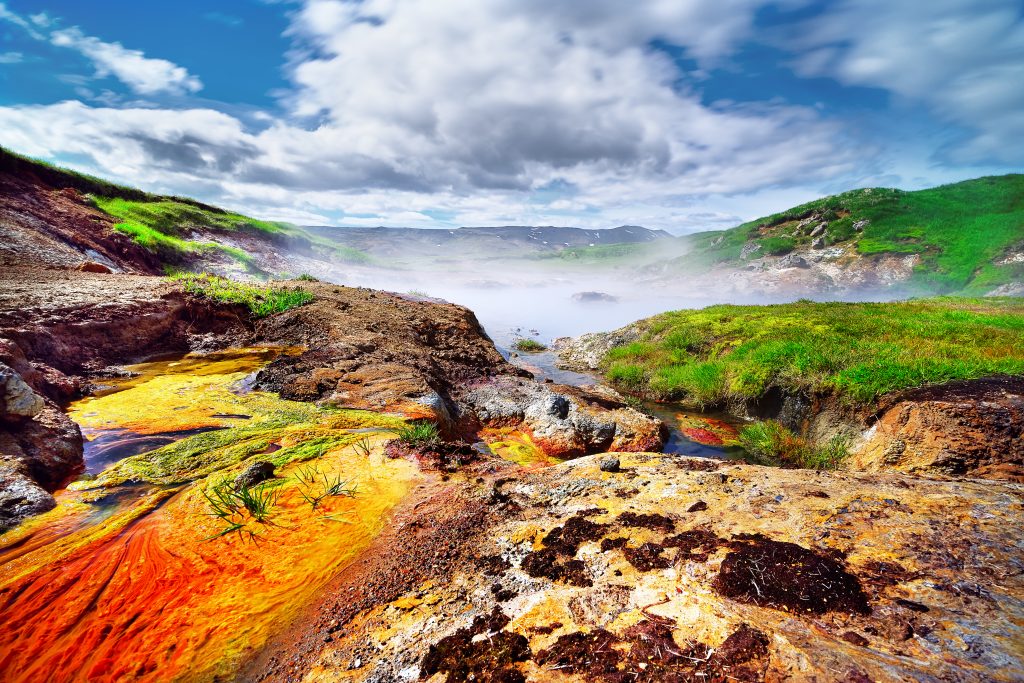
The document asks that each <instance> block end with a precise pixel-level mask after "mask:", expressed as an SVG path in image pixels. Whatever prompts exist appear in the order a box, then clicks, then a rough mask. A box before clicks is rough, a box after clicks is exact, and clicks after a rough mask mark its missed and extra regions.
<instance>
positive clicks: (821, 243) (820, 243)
mask: <svg viewBox="0 0 1024 683" xmlns="http://www.w3.org/2000/svg"><path fill="white" fill-rule="evenodd" d="M824 248H825V238H824V237H819V238H818V239H816V240H814V241H813V242H811V249H824Z"/></svg>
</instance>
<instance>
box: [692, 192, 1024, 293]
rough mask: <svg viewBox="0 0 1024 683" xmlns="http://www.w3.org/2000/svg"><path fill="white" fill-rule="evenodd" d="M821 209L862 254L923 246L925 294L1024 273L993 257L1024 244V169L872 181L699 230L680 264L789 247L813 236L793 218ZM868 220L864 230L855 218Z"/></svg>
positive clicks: (841, 238)
mask: <svg viewBox="0 0 1024 683" xmlns="http://www.w3.org/2000/svg"><path fill="white" fill-rule="evenodd" d="M812 214H818V215H820V216H822V219H823V220H825V221H827V222H828V230H827V232H826V234H827V238H828V240H829V243H839V242H845V241H849V240H853V241H855V242H856V245H857V250H858V251H859V252H860V253H861V254H865V255H870V254H881V253H917V254H920V255H921V259H922V260H921V264H920V265H919V266H918V268H917V269H916V271H915V273H914V276H913V279H912V281H911V283H912V285H916V286H917V287H918V288H919V289H920V290H921V291H922V293H924V292H930V293H939V294H946V293H954V292H955V293H964V294H983V293H985V292H987V291H990V290H991V289H993V288H994V287H996V286H998V285H1000V284H1003V283H1005V282H1009V281H1014V280H1018V281H1019V280H1021V279H1024V264H1021V263H1016V264H1009V265H1003V266H996V265H994V263H993V261H995V260H998V258H999V256H1000V255H1002V254H1003V253H1005V252H1006V251H1007V249H1008V248H1010V247H1013V246H1018V245H1022V244H1024V175H1005V176H990V177H985V178H978V179H975V180H967V181H964V182H961V183H955V184H953V185H944V186H941V187H936V188H932V189H928V190H919V191H916V192H903V191H901V190H893V189H885V188H872V189H869V190H853V191H851V192H845V193H843V194H839V195H833V196H830V197H825V198H823V199H819V200H816V201H813V202H810V203H808V204H803V205H801V206H797V207H794V208H792V209H789V210H788V211H784V212H782V213H778V214H775V215H772V216H767V217H764V218H759V219H757V220H754V221H750V222H749V223H744V224H743V225H740V226H737V227H735V228H732V229H730V230H721V231H715V232H705V233H698V234H696V235H691V236H688V237H685V238H683V239H686V240H688V241H689V242H690V243H691V245H692V247H693V250H692V251H691V253H690V254H688V255H686V256H684V257H682V258H680V259H677V260H676V265H677V266H678V267H679V268H688V269H692V268H697V269H703V268H708V267H710V266H712V265H715V264H717V263H728V262H737V261H740V260H741V250H742V249H743V247H744V245H746V244H747V243H748V242H754V243H759V244H760V245H761V247H762V249H761V251H760V252H757V253H755V254H754V255H753V256H752V257H751V258H754V257H757V256H761V255H763V254H765V253H775V254H780V253H785V252H787V251H789V250H791V249H794V248H798V247H800V246H804V245H807V244H809V243H810V241H811V240H810V238H809V237H808V236H807V235H806V234H798V233H796V231H795V224H796V223H797V222H798V221H799V220H800V219H802V218H804V217H806V216H810V215H812ZM861 220H868V221H870V223H869V224H868V225H867V226H866V227H865V228H864V230H863V232H862V233H858V232H857V231H856V230H855V229H854V227H853V225H854V223H855V222H857V221H861Z"/></svg>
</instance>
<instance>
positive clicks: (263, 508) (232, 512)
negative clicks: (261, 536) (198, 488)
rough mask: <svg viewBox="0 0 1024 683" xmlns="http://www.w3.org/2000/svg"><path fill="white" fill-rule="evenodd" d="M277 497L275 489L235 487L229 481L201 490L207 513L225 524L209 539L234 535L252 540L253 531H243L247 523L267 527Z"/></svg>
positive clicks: (263, 485) (254, 533)
mask: <svg viewBox="0 0 1024 683" xmlns="http://www.w3.org/2000/svg"><path fill="white" fill-rule="evenodd" d="M277 495H278V491H277V489H276V488H270V487H268V486H267V485H265V484H260V485H259V486H255V487H253V488H248V487H245V486H239V487H236V486H234V485H233V484H231V483H230V482H228V481H222V482H220V483H218V484H214V485H213V486H211V487H209V488H206V489H203V497H204V498H206V504H207V507H208V509H209V513H208V514H209V515H210V516H212V517H217V518H218V519H220V520H222V521H223V522H224V525H225V526H224V529H222V530H221V531H220V533H218V534H216V535H215V536H213V537H212V538H219V537H221V536H226V535H228V534H230V533H235V532H237V533H239V534H240V535H241V534H247V535H248V537H249V538H250V539H254V538H255V537H256V532H254V531H253V530H252V529H246V524H247V523H248V522H249V521H254V522H259V523H260V524H266V523H267V521H268V519H269V517H270V513H271V511H272V510H273V509H274V507H275V506H276V505H277ZM210 540H212V539H210Z"/></svg>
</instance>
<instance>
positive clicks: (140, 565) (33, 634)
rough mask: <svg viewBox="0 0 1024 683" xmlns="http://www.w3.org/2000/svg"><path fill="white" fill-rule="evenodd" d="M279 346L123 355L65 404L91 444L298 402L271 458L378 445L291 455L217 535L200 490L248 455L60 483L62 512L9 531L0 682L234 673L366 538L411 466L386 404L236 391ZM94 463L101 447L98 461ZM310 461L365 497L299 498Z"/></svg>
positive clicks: (258, 414)
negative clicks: (400, 450)
mask: <svg viewBox="0 0 1024 683" xmlns="http://www.w3.org/2000/svg"><path fill="white" fill-rule="evenodd" d="M278 352H279V351H278V350H274V351H272V352H270V351H268V350H265V349H258V350H245V351H242V352H231V353H227V354H216V355H213V356H205V357H204V356H190V357H187V358H185V359H180V360H170V361H161V362H159V363H156V364H143V365H140V366H135V367H133V368H129V369H130V370H132V371H133V372H135V373H138V374H137V375H136V376H134V377H132V378H130V379H126V380H123V381H118V382H117V386H116V387H112V388H111V389H110V390H108V391H105V392H103V394H102V395H101V396H97V397H91V398H90V399H86V400H84V401H81V402H78V403H76V404H75V405H74V406H72V407H71V410H70V413H71V414H72V415H73V416H74V417H75V419H76V420H80V421H81V423H82V424H83V425H85V426H88V429H89V430H90V434H91V436H92V437H93V443H94V444H95V443H96V442H97V441H100V442H101V443H106V444H107V446H108V449H115V450H116V447H117V444H118V440H121V441H123V442H128V443H133V442H137V441H138V440H140V439H142V440H145V439H147V438H164V437H166V438H171V437H170V436H169V434H170V433H179V434H180V433H181V432H182V431H189V430H196V429H200V430H205V429H210V428H219V429H221V430H225V429H227V430H231V429H236V430H237V429H239V427H238V426H237V423H239V422H243V423H245V425H246V426H247V428H251V429H257V428H258V425H259V424H260V420H266V419H270V418H272V417H273V416H275V415H277V414H278V412H280V411H294V414H295V415H298V416H299V417H302V416H305V419H306V421H305V422H302V421H299V422H296V423H288V424H287V426H286V427H282V428H281V429H280V430H279V431H278V432H275V433H273V434H271V436H272V437H274V438H275V439H276V441H275V442H274V446H275V447H276V450H275V451H274V452H273V455H272V456H266V457H274V456H279V454H287V453H289V452H295V448H297V447H301V445H302V444H303V443H304V442H305V441H306V440H308V439H311V438H320V439H324V438H326V437H325V435H330V436H331V437H332V438H335V439H336V441H334V442H332V443H340V444H351V443H352V442H353V441H354V440H355V439H360V440H362V439H364V438H365V439H367V440H368V441H367V442H366V444H367V445H369V446H371V447H372V448H373V451H372V452H371V453H370V456H369V457H367V456H366V455H363V454H362V453H360V452H359V451H358V449H356V448H354V447H353V446H352V445H343V446H338V447H333V448H325V449H324V450H323V451H322V452H321V453H320V455H319V457H315V458H314V459H313V460H309V461H308V462H306V463H302V464H298V463H290V464H283V465H282V466H281V467H279V468H278V472H277V474H278V479H276V480H274V481H273V482H272V483H271V484H268V486H271V487H273V488H274V489H275V490H277V491H278V494H277V495H278V498H277V505H276V507H274V509H273V510H272V512H271V515H270V517H269V518H268V519H267V520H265V522H262V523H261V522H256V521H254V520H252V519H247V518H245V516H244V514H242V515H241V516H240V519H243V520H244V521H245V526H244V528H243V531H244V533H242V532H238V533H230V534H227V535H219V534H221V533H222V532H223V531H224V529H225V528H226V527H225V525H224V524H225V523H224V521H223V520H221V519H220V518H218V517H216V516H213V515H212V514H211V508H210V505H209V503H208V501H207V499H206V497H205V496H204V491H208V490H209V489H210V486H211V484H212V483H213V482H214V481H216V480H218V479H219V478H221V477H233V476H234V474H235V473H237V471H239V470H240V469H241V468H242V466H243V465H244V463H241V464H231V465H228V466H226V467H225V468H224V469H217V470H215V471H214V473H213V474H210V475H208V476H205V477H204V476H199V477H198V478H196V479H195V480H194V481H193V480H191V479H190V477H189V476H188V475H187V473H185V474H183V473H182V472H181V471H178V470H175V471H172V472H170V473H161V476H162V477H163V478H164V479H167V480H173V481H175V482H177V483H175V484H173V485H159V484H154V483H152V482H148V483H147V482H145V481H144V482H143V483H131V480H132V478H133V477H134V478H136V479H137V478H138V477H147V476H150V474H151V472H152V470H151V469H146V468H142V467H135V468H127V469H125V468H126V465H125V463H131V462H134V461H139V458H138V457H136V458H129V459H128V460H121V461H120V462H118V463H114V464H112V465H110V466H108V467H107V468H106V469H105V470H104V471H102V472H101V473H100V474H99V476H98V477H97V478H95V479H92V480H86V481H83V482H79V483H77V484H75V485H73V486H71V487H69V489H68V490H65V491H62V492H60V493H58V494H57V499H58V507H57V508H56V509H55V510H52V511H50V512H48V513H46V514H44V515H41V516H39V517H36V518H33V519H31V520H29V521H27V522H26V523H24V524H22V525H21V526H20V527H18V528H17V529H14V530H12V531H11V532H9V533H7V534H5V535H4V536H2V537H0V605H2V611H3V614H4V615H5V618H4V619H3V620H2V621H0V680H4V681H12V682H13V681H40V680H60V681H117V680H124V679H132V680H153V681H163V680H172V679H173V680H210V679H211V678H213V677H214V676H216V675H223V674H226V673H229V672H231V671H233V670H234V668H235V667H236V666H237V664H238V663H239V661H240V660H241V658H243V657H244V656H245V655H246V654H248V653H250V652H252V651H253V650H255V649H258V648H260V647H261V646H262V645H263V644H264V643H265V642H266V641H267V639H268V638H269V636H270V635H271V634H272V633H273V632H274V631H275V630H276V629H278V628H280V626H281V625H282V624H283V623H286V622H287V619H288V618H289V617H290V616H291V615H293V614H295V613H296V611H297V610H299V609H301V607H302V606H303V605H305V604H306V603H307V602H308V601H309V600H310V599H312V598H313V596H314V595H315V594H316V592H317V591H318V590H319V589H320V588H321V587H322V586H323V585H324V584H325V583H326V582H328V581H329V580H330V579H331V577H333V576H335V575H336V574H337V572H338V571H339V570H340V569H341V568H342V567H344V566H345V565H346V564H348V563H349V562H351V561H352V560H353V559H354V558H355V557H357V556H358V555H359V553H360V552H361V551H362V550H363V549H365V548H366V547H367V546H368V545H369V543H370V542H371V541H372V539H373V538H374V537H375V536H376V534H377V533H378V532H379V531H380V529H381V528H382V526H383V524H384V520H385V519H386V516H387V513H388V512H389V511H390V510H391V509H392V508H393V507H394V506H395V505H396V504H397V503H398V502H399V501H400V500H401V499H402V498H403V497H404V496H405V495H406V493H407V492H408V491H409V490H410V488H411V487H412V485H413V482H414V481H415V480H416V479H417V477H418V474H417V470H416V468H415V467H414V466H413V465H411V464H410V463H407V462H405V461H402V460H389V459H385V458H383V457H382V455H381V449H380V448H379V446H380V444H381V443H382V442H383V441H384V440H385V439H386V438H390V433H389V432H384V431H381V429H376V430H370V426H371V425H373V424H375V420H383V419H384V418H380V417H379V416H374V415H373V414H365V415H362V414H356V411H351V413H346V412H345V411H341V412H333V413H332V412H325V411H320V410H319V409H316V408H315V407H311V406H308V405H303V406H293V405H291V402H287V401H282V400H281V399H279V398H277V397H274V396H271V395H269V394H261V393H260V392H251V393H247V394H246V393H238V388H239V386H241V385H240V383H241V382H242V381H243V380H244V379H245V378H246V377H247V376H248V375H249V374H250V373H251V372H252V371H253V370H255V369H258V368H259V367H261V366H262V365H263V364H264V363H266V362H268V361H269V360H270V358H272V357H273V355H274V354H275V353H278ZM287 414H289V415H291V414H293V413H287ZM224 415H234V416H236V417H223V416H224ZM238 415H249V416H250V417H251V420H239V419H238V417H237V416H238ZM268 416H269V417H268ZM253 423H256V426H255V427H253V426H252V425H253ZM268 424H269V423H268ZM275 424H276V423H275ZM217 433H218V434H227V433H228V432H224V431H221V432H217ZM246 434H249V432H244V433H243V432H239V435H240V436H245V435H246ZM208 436H210V435H209V434H200V435H199V436H192V437H190V438H191V439H197V438H205V437H208ZM268 438H269V437H268ZM346 439H347V441H346ZM181 443H182V444H185V443H188V441H187V440H186V441H182V442H181ZM289 449H291V450H289ZM129 450H130V449H129ZM229 451H230V449H220V450H216V449H214V450H213V451H210V452H212V453H216V454H220V455H223V454H224V453H227V452H229ZM267 452H270V451H269V449H268V451H267ZM94 456H95V452H94ZM145 457H146V456H143V458H142V460H143V461H144V460H145ZM204 457H205V456H204ZM169 462H172V463H173V462H176V461H169ZM182 462H186V460H182ZM101 465H102V463H101V462H100V459H96V458H95V457H94V459H93V460H92V462H91V466H92V467H93V468H94V469H95V468H99V467H100V466H101ZM176 466H177V465H176ZM311 467H312V468H315V469H316V472H317V475H318V476H321V477H324V478H327V479H328V480H330V481H333V480H334V478H335V477H338V478H344V479H345V480H346V481H347V482H348V485H350V486H354V487H355V488H356V495H355V496H354V497H328V498H326V499H325V500H324V501H323V502H322V503H321V504H320V505H319V507H318V509H316V510H315V511H314V510H313V509H312V508H311V506H310V505H309V504H308V503H307V502H306V500H304V498H303V496H302V493H303V492H304V491H305V492H307V493H308V492H309V490H310V489H306V488H304V487H303V485H302V484H300V482H299V481H298V479H297V478H296V474H297V473H298V471H299V470H300V468H303V469H304V470H305V471H306V473H307V474H308V473H309V472H310V471H311V470H310V469H309V468H311ZM122 469H124V470H125V472H124V473H121V472H120V470H122ZM172 469H173V468H172ZM125 473H127V474H128V475H131V476H128V477H125V476H122V475H123V474H125ZM250 531H251V532H252V533H253V534H254V535H253V536H250V535H248V533H249V532H250Z"/></svg>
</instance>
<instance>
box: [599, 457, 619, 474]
mask: <svg viewBox="0 0 1024 683" xmlns="http://www.w3.org/2000/svg"><path fill="white" fill-rule="evenodd" d="M620 464H621V463H620V462H619V459H618V458H616V457H611V456H610V457H607V458H601V462H600V464H599V467H600V468H601V471H602V472H618V471H619V466H620Z"/></svg>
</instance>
